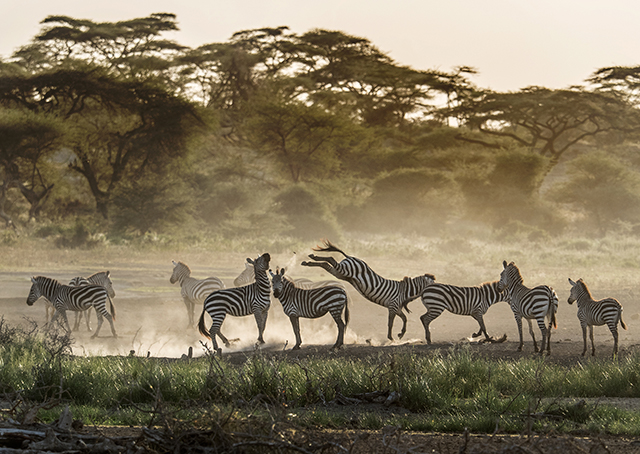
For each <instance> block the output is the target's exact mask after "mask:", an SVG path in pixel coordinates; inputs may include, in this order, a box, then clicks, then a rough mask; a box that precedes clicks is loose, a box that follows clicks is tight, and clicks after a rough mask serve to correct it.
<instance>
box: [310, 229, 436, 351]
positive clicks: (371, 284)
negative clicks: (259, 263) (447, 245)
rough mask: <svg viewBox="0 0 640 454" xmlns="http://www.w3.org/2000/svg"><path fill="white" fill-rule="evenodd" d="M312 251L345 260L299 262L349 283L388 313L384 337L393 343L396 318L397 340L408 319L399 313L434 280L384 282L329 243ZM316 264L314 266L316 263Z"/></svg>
mask: <svg viewBox="0 0 640 454" xmlns="http://www.w3.org/2000/svg"><path fill="white" fill-rule="evenodd" d="M313 250H314V251H322V252H339V253H340V254H342V255H344V256H345V258H344V260H342V261H341V262H340V263H338V262H336V260H335V259H334V258H333V257H318V256H316V255H313V254H311V255H309V258H310V259H311V260H314V262H302V265H303V266H319V267H321V268H324V269H325V270H326V271H328V272H329V273H331V274H332V275H333V276H335V277H336V278H338V279H341V280H344V281H347V282H349V283H350V284H351V285H353V286H354V287H355V288H356V290H358V292H360V294H361V295H362V296H364V297H365V298H366V299H368V300H369V301H371V302H372V303H375V304H379V305H380V306H383V307H386V308H387V309H388V310H389V323H388V330H387V338H388V339H389V340H393V335H392V333H391V331H392V330H393V321H394V319H395V317H396V315H397V316H398V317H400V319H401V320H402V331H401V332H400V333H398V338H400V339H402V337H403V336H404V334H405V333H406V331H407V317H406V315H404V313H403V312H402V310H403V309H406V310H407V312H409V308H408V307H407V305H408V304H409V302H411V301H412V300H414V299H416V298H417V297H418V296H420V294H422V292H423V291H424V289H425V288H427V286H429V285H431V284H433V283H434V281H435V277H434V276H433V275H432V274H425V275H423V276H418V277H414V278H409V277H405V278H404V279H403V280H402V281H394V280H391V279H385V278H383V277H381V276H379V275H378V274H376V273H375V272H374V271H373V270H372V269H371V268H369V266H368V265H367V264H366V263H365V262H364V261H363V260H360V259H358V258H356V257H350V256H348V255H347V254H345V253H344V252H342V251H341V250H340V249H338V248H337V247H335V246H334V245H333V244H331V243H330V242H329V241H325V243H324V247H315V248H313ZM316 262H317V263H316Z"/></svg>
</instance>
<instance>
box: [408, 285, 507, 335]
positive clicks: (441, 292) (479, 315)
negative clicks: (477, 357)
mask: <svg viewBox="0 0 640 454" xmlns="http://www.w3.org/2000/svg"><path fill="white" fill-rule="evenodd" d="M507 300H508V297H507V294H506V292H499V291H498V281H494V282H485V283H484V284H480V285H479V286H475V287H457V286H455V285H447V284H431V285H430V286H428V287H427V288H426V289H425V290H424V292H422V304H424V307H426V308H427V311H428V312H427V313H426V314H424V315H423V316H421V317H420V320H421V321H422V324H423V325H424V332H425V337H426V339H427V343H428V344H430V343H431V333H430V332H429V324H430V323H431V322H432V321H434V320H435V319H436V318H438V317H439V316H440V314H442V312H443V311H444V310H445V309H446V310H448V311H449V312H451V313H452V314H457V315H470V316H471V317H473V318H474V319H475V320H476V321H477V322H478V325H479V326H480V329H479V330H478V332H477V333H474V334H473V337H478V336H480V334H484V338H485V340H490V339H491V338H490V337H489V335H488V334H487V328H486V327H485V324H484V319H483V316H484V314H486V313H487V311H488V310H489V307H490V306H491V305H493V304H495V303H499V302H501V301H507Z"/></svg>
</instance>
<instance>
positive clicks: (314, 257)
mask: <svg viewBox="0 0 640 454" xmlns="http://www.w3.org/2000/svg"><path fill="white" fill-rule="evenodd" d="M309 258H310V259H311V260H314V261H316V262H327V263H328V264H329V265H331V266H332V267H334V268H337V267H338V262H336V259H334V258H333V257H318V256H317V255H314V254H309ZM318 265H319V264H318ZM307 266H309V265H307Z"/></svg>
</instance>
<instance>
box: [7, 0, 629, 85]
mask: <svg viewBox="0 0 640 454" xmlns="http://www.w3.org/2000/svg"><path fill="white" fill-rule="evenodd" d="M157 12H167V13H174V14H176V15H177V20H178V23H179V27H180V31H179V32H174V33H167V34H166V35H165V38H167V39H173V40H175V41H177V42H179V43H180V44H183V45H187V46H190V47H197V46H200V45H202V44H207V43H212V42H224V41H227V40H228V39H229V38H230V37H231V35H232V34H233V33H235V32H237V31H240V30H247V29H253V28H262V27H277V26H280V25H286V26H288V27H289V28H290V29H291V31H292V32H295V33H299V34H301V33H304V32H306V31H309V30H311V29H314V28H323V29H328V30H340V31H343V32H345V33H348V34H351V35H355V36H359V37H363V38H367V39H369V40H370V41H371V42H372V43H373V44H374V45H375V46H377V47H378V48H379V49H380V50H382V51H384V52H385V53H387V54H388V55H389V56H390V57H392V58H393V59H394V60H395V61H396V62H397V63H399V64H403V65H408V66H411V67H413V68H415V69H423V70H428V69H438V70H442V71H450V70H452V69H453V68H454V67H455V66H463V65H464V66H473V67H475V68H476V69H477V70H478V71H479V75H477V76H475V77H473V78H472V80H473V81H474V82H475V83H476V84H477V85H478V86H480V87H482V88H491V89H494V90H498V91H512V90H518V89H520V88H523V87H526V86H530V85H539V86H544V87H548V88H565V87H568V86H570V85H576V84H581V83H582V82H583V81H584V79H586V78H587V77H589V76H590V75H591V74H592V73H593V72H594V71H595V70H596V69H598V68H603V67H607V66H636V65H640V2H638V1H637V0H606V1H605V0H597V1H596V0H437V1H436V0H314V1H311V0H181V1H176V0H153V1H150V0H100V1H96V0H0V21H1V22H0V23H1V26H0V55H1V56H2V57H4V58H6V57H8V56H9V55H10V54H11V53H12V52H13V51H15V50H16V49H17V48H18V47H20V46H22V45H24V44H27V43H29V41H30V40H31V38H33V36H35V35H36V34H37V33H38V31H39V30H40V21H42V20H43V19H44V18H45V17H47V16H49V15H66V16H71V17H74V18H78V19H91V20H93V21H96V22H104V21H109V22H111V21H118V20H126V19H132V18H135V17H144V16H148V15H149V14H152V13H157Z"/></svg>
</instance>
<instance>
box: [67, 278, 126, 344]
mask: <svg viewBox="0 0 640 454" xmlns="http://www.w3.org/2000/svg"><path fill="white" fill-rule="evenodd" d="M69 285H70V286H71V287H79V286H81V285H99V286H101V287H104V288H105V289H106V290H107V293H108V294H109V298H115V296H116V291H115V290H114V289H113V282H111V272H110V271H99V272H97V273H94V274H92V275H91V276H89V277H87V278H85V277H82V276H78V277H74V278H73V279H71V280H70V281H69ZM90 309H91V308H89V309H87V310H86V311H82V312H76V313H75V322H74V324H73V330H74V331H76V330H78V329H79V328H80V322H81V321H82V317H83V316H84V317H85V319H86V322H87V331H91V323H90V321H89V314H90Z"/></svg>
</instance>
